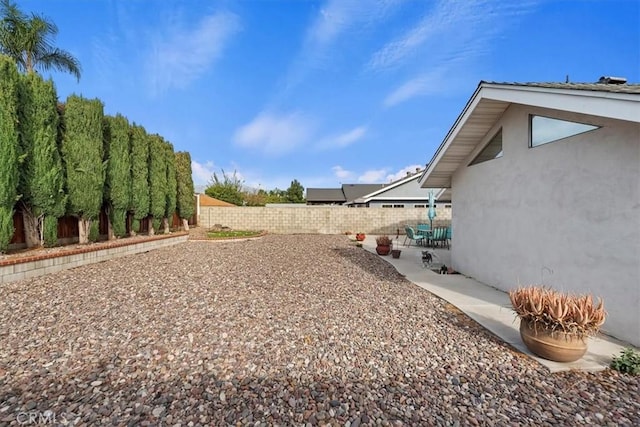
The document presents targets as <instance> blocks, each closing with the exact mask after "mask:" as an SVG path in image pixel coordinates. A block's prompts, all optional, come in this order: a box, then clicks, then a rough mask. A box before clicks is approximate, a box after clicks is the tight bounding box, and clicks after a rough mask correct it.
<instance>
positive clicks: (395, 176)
mask: <svg viewBox="0 0 640 427" xmlns="http://www.w3.org/2000/svg"><path fill="white" fill-rule="evenodd" d="M417 169H424V165H409V166H405V167H404V168H402V169H400V170H399V171H398V172H395V173H391V174H388V175H387V176H386V178H385V179H386V182H393V181H397V180H399V179H402V178H406V177H407V175H408V174H415V173H416V170H417Z"/></svg>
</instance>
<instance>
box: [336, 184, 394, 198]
mask: <svg viewBox="0 0 640 427" xmlns="http://www.w3.org/2000/svg"><path fill="white" fill-rule="evenodd" d="M384 186H385V185H384V184H342V192H343V193H344V197H345V199H346V201H347V202H350V201H353V200H355V199H358V198H360V197H362V196H366V195H367V194H369V193H373V192H374V191H377V190H379V189H381V188H382V187H384Z"/></svg>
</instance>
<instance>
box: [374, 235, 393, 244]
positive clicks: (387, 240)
mask: <svg viewBox="0 0 640 427" xmlns="http://www.w3.org/2000/svg"><path fill="white" fill-rule="evenodd" d="M376 244H377V245H378V246H391V239H390V238H389V236H387V235H386V234H384V235H382V236H378V237H376Z"/></svg>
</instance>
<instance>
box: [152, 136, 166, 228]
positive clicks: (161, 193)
mask: <svg viewBox="0 0 640 427" xmlns="http://www.w3.org/2000/svg"><path fill="white" fill-rule="evenodd" d="M166 163H167V162H166V161H165V142H164V140H163V139H162V137H161V136H160V135H151V136H150V137H149V194H150V196H151V198H150V205H149V206H150V213H151V216H152V223H151V226H150V227H149V235H153V234H154V233H155V230H157V229H158V228H159V226H160V219H162V218H163V217H164V214H165V208H166V205H167V166H166Z"/></svg>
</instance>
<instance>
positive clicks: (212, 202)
mask: <svg viewBox="0 0 640 427" xmlns="http://www.w3.org/2000/svg"><path fill="white" fill-rule="evenodd" d="M199 196H200V206H227V207H236V205H234V204H233V203H228V202H225V201H222V200H218V199H214V198H213V197H210V196H207V195H206V194H200V195H199Z"/></svg>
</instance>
